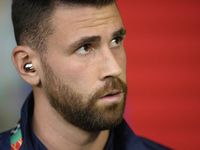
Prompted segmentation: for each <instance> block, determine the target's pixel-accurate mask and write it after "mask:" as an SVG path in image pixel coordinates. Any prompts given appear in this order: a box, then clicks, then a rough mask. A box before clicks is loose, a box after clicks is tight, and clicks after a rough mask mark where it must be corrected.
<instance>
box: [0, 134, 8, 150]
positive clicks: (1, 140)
mask: <svg viewBox="0 0 200 150" xmlns="http://www.w3.org/2000/svg"><path fill="white" fill-rule="evenodd" d="M0 149H2V150H10V131H6V132H3V133H0Z"/></svg>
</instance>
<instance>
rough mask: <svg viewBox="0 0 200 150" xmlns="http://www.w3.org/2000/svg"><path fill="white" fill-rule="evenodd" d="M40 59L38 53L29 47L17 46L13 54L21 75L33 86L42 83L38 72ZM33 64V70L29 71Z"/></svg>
mask: <svg viewBox="0 0 200 150" xmlns="http://www.w3.org/2000/svg"><path fill="white" fill-rule="evenodd" d="M38 59H39V58H38V54H37V52H36V51H33V50H32V49H31V48H30V47H28V46H17V47H15V48H14V50H13V52H12V61H13V63H14V65H15V68H16V69H17V71H18V73H19V75H20V76H21V77H22V79H24V81H26V82H27V83H28V84H30V85H33V86H34V85H35V86H36V85H39V83H40V77H39V74H38V72H37V66H38V65H37V63H38ZM31 64H32V67H33V69H30V70H28V67H29V66H30V65H31ZM28 65H29V66H28Z"/></svg>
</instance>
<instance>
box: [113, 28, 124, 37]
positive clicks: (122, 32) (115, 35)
mask: <svg viewBox="0 0 200 150" xmlns="http://www.w3.org/2000/svg"><path fill="white" fill-rule="evenodd" d="M125 35H126V30H125V29H124V28H121V29H119V30H118V31H116V32H114V33H113V37H117V36H125Z"/></svg>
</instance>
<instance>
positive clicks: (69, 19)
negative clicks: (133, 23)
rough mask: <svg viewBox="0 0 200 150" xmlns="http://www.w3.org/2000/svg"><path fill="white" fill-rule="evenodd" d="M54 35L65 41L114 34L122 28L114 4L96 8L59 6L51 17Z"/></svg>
mask: <svg viewBox="0 0 200 150" xmlns="http://www.w3.org/2000/svg"><path fill="white" fill-rule="evenodd" d="M52 20H53V26H54V35H55V36H56V35H57V36H58V35H59V36H60V37H62V36H63V37H65V40H67V39H68V38H69V39H71V40H72V39H74V38H77V36H82V35H84V36H91V35H94V34H100V33H102V32H104V31H107V33H111V32H114V31H116V30H119V29H120V28H122V27H123V25H122V21H121V17H120V14H119V11H118V9H117V6H116V4H115V3H113V4H111V5H108V6H103V7H101V8H96V7H93V6H78V7H70V6H59V7H58V8H56V10H55V13H54V15H53V16H52Z"/></svg>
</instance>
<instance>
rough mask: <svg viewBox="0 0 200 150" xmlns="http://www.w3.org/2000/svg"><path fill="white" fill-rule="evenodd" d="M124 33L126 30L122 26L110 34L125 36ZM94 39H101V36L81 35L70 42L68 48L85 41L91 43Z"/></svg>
mask: <svg viewBox="0 0 200 150" xmlns="http://www.w3.org/2000/svg"><path fill="white" fill-rule="evenodd" d="M125 35H126V30H125V29H124V28H121V29H119V30H118V31H116V32H114V33H113V35H112V36H113V37H117V36H125ZM96 41H101V36H90V37H89V36H86V37H82V38H81V39H79V40H77V41H75V42H73V43H72V44H70V46H69V48H70V49H76V48H78V47H80V46H82V45H84V44H86V43H91V42H96Z"/></svg>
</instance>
